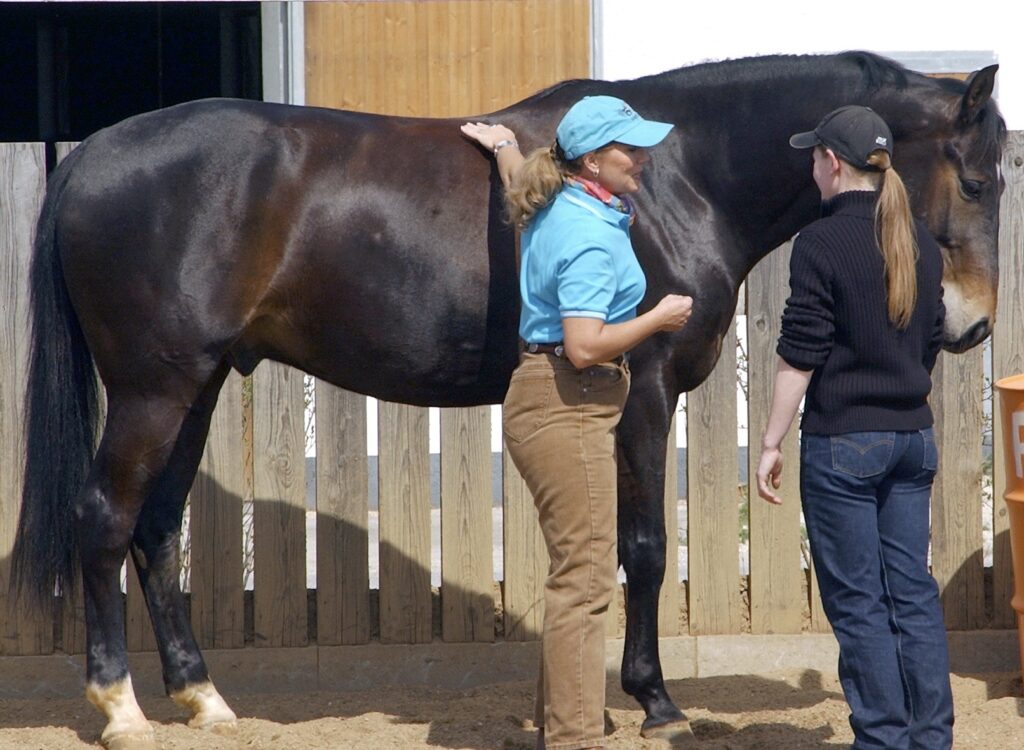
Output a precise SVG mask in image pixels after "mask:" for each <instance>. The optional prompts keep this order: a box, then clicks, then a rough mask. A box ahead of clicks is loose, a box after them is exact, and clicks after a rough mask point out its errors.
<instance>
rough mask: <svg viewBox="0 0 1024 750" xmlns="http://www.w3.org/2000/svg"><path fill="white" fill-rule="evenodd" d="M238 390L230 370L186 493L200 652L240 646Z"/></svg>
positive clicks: (239, 378)
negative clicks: (197, 466) (193, 476)
mask: <svg viewBox="0 0 1024 750" xmlns="http://www.w3.org/2000/svg"><path fill="white" fill-rule="evenodd" d="M242 387H243V383H242V376H241V375H239V374H238V373H234V372H233V373H231V374H230V375H229V376H228V378H227V380H226V381H225V383H224V387H223V388H221V391H220V397H219V399H218V401H217V408H216V409H214V412H213V418H212V420H211V423H210V435H209V438H208V439H207V442H206V449H205V451H204V453H203V458H202V461H201V462H200V464H199V473H198V475H197V476H196V479H195V482H194V483H193V485H192V492H191V493H190V494H189V537H190V540H189V573H190V578H189V581H190V590H191V592H192V594H191V595H192V602H191V605H192V630H193V632H194V633H195V636H196V639H197V640H198V642H199V645H200V646H201V647H202V648H241V647H242V646H243V645H245V605H244V588H243V583H244V577H245V576H244V567H243V549H242V538H243V530H242V517H243V508H242V504H243V502H244V499H245V475H244V471H245V456H244V450H243V444H242V443H243V441H242Z"/></svg>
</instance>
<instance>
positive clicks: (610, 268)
mask: <svg viewBox="0 0 1024 750" xmlns="http://www.w3.org/2000/svg"><path fill="white" fill-rule="evenodd" d="M521 249H522V259H521V261H520V262H521V268H520V272H519V288H520V292H521V294H522V300H523V309H522V314H521V315H520V318H519V335H520V336H521V337H522V338H523V340H524V341H526V342H527V343H533V344H540V343H547V342H554V341H562V340H563V339H564V337H565V336H564V333H563V331H562V318H597V319H598V320H603V321H604V322H606V323H621V322H623V321H625V320H631V319H633V318H635V317H636V306H637V305H638V304H640V300H641V299H643V296H644V293H645V292H646V291H647V279H646V278H645V277H644V272H643V269H641V268H640V264H639V263H638V262H637V259H636V254H635V253H634V252H633V245H632V243H630V241H629V216H628V215H627V214H624V213H622V212H621V211H616V210H615V209H614V208H611V207H610V206H606V205H605V204H604V203H602V202H601V201H599V200H597V199H596V198H594V197H593V196H591V195H589V194H588V193H586V192H585V191H584V190H583V189H582V188H580V187H577V186H575V185H566V186H565V187H563V188H562V190H561V192H559V193H558V195H557V196H556V197H555V200H554V201H552V202H551V204H549V205H548V206H546V207H545V208H543V209H541V210H540V211H539V212H538V213H537V215H536V216H534V218H533V221H531V222H530V224H529V226H528V227H527V228H526V231H525V232H523V236H522V242H521Z"/></svg>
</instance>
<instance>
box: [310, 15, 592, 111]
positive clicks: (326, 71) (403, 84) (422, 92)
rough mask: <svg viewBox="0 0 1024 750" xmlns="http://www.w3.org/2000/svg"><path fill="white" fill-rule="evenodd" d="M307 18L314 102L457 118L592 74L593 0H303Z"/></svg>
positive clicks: (334, 105)
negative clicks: (324, 0) (309, 0)
mask: <svg viewBox="0 0 1024 750" xmlns="http://www.w3.org/2000/svg"><path fill="white" fill-rule="evenodd" d="M305 18H306V30H305V35H306V101H307V103H309V104H316V105H318V106H330V107H336V108H339V109H352V110H358V111H362V112H379V113H385V114H397V115H409V116H431V117H455V116H460V115H470V114H473V113H481V112H491V111H494V110H497V109H500V108H501V107H503V106H506V105H508V104H511V103H512V102H514V101H518V100H519V99H522V98H524V97H526V96H529V95H530V94H532V93H534V92H536V91H538V90H540V89H542V88H544V87H546V86H550V85H551V84H552V83H555V82H557V81H561V80H564V79H567V78H583V77H586V76H587V75H589V72H590V51H589V43H590V33H589V28H590V2H589V0H557V2H556V1H553V0H522V1H520V0H481V1H480V2H471V3H468V2H464V0H435V1H434V2H429V3H424V2H413V1H411V0H408V1H403V2H400V1H396V2H387V3H380V2H346V3H335V2H327V3H307V4H306V6H305Z"/></svg>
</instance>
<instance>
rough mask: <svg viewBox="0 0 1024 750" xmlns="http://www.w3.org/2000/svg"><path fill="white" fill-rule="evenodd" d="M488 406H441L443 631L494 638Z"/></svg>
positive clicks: (452, 636)
mask: <svg viewBox="0 0 1024 750" xmlns="http://www.w3.org/2000/svg"><path fill="white" fill-rule="evenodd" d="M491 506H492V500H491V409H490V407H489V406H477V407H474V408H471V409H443V410H441V634H442V636H443V638H444V640H446V641H493V640H494V554H493V551H492V550H493V548H494V516H493V513H492V512H491Z"/></svg>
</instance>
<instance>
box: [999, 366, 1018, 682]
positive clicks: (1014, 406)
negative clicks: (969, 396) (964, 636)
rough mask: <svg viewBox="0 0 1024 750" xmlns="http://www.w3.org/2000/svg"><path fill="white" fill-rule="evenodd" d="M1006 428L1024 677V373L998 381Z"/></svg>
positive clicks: (1015, 600) (1007, 496)
mask: <svg viewBox="0 0 1024 750" xmlns="http://www.w3.org/2000/svg"><path fill="white" fill-rule="evenodd" d="M995 386H996V389H997V390H998V391H999V401H1000V414H1001V417H1002V425H1003V448H1004V450H1003V455H1004V457H1005V461H1004V464H1005V466H1004V470H1005V472H1006V474H1005V476H1006V492H1005V494H1004V495H1003V498H1004V499H1005V500H1006V508H1007V511H1008V512H1009V516H1010V549H1011V553H1012V555H1013V581H1014V587H1013V599H1012V600H1011V601H1010V604H1011V605H1012V606H1013V608H1014V610H1015V611H1016V612H1017V638H1018V640H1019V642H1020V659H1021V673H1022V674H1024V373H1021V374H1020V375H1012V376H1010V377H1008V378H1003V379H1002V380H999V381H996V384H995Z"/></svg>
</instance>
